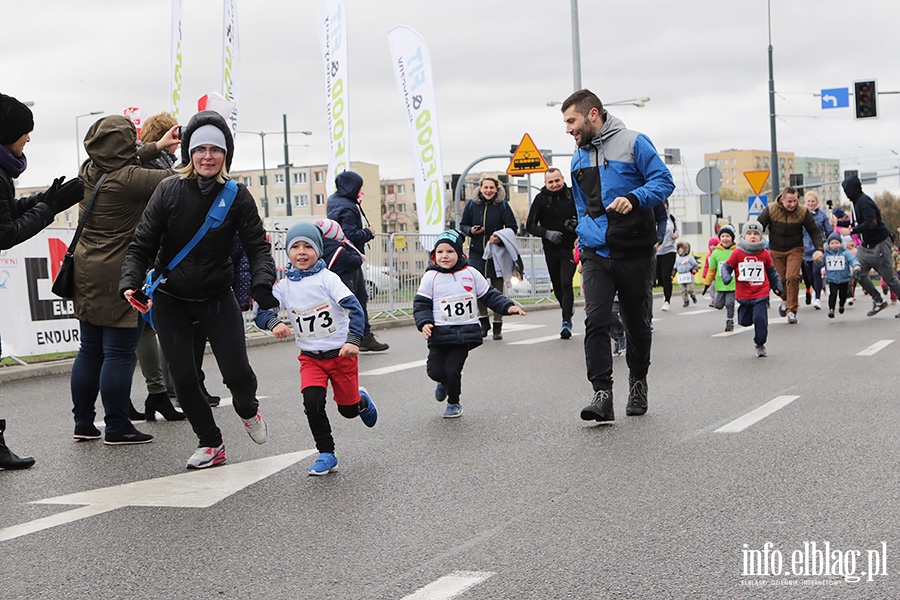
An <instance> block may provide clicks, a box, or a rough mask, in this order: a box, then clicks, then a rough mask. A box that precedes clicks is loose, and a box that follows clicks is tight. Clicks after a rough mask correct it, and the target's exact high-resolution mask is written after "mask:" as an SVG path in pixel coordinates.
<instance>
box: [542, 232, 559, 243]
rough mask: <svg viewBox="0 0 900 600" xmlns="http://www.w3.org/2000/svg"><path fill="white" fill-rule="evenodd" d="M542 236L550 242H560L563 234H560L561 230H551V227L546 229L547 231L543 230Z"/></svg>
mask: <svg viewBox="0 0 900 600" xmlns="http://www.w3.org/2000/svg"><path fill="white" fill-rule="evenodd" d="M544 237H545V238H546V239H547V241H548V242H550V243H551V244H561V243H562V238H563V234H562V231H553V230H552V229H548V230H547V231H545V232H544Z"/></svg>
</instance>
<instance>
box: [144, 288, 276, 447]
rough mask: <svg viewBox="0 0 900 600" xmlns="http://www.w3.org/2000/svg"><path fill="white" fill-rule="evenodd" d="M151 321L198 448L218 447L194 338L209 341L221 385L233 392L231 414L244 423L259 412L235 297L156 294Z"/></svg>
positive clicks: (229, 294)
mask: <svg viewBox="0 0 900 600" xmlns="http://www.w3.org/2000/svg"><path fill="white" fill-rule="evenodd" d="M153 319H154V322H155V323H156V334H157V337H159V343H160V346H161V347H162V351H163V355H164V356H165V357H166V360H167V361H168V363H169V373H171V375H172V381H173V383H174V384H175V395H176V396H177V397H178V402H179V404H181V409H182V410H183V411H184V414H185V415H187V418H188V420H189V421H190V422H191V427H193V429H194V433H195V434H197V437H198V438H199V439H200V446H209V447H215V446H218V445H220V444H221V443H222V432H221V431H220V430H219V428H218V426H217V425H216V420H215V419H214V418H213V414H212V408H210V406H209V403H208V402H207V401H206V396H204V395H203V392H202V390H201V389H200V378H199V376H198V374H197V373H198V368H197V363H196V355H195V347H194V341H195V336H196V335H203V336H206V339H208V340H209V345H210V346H211V347H212V351H213V355H214V356H215V357H216V362H217V363H218V365H219V370H220V371H221V372H222V375H223V377H224V383H225V385H226V386H227V387H228V389H229V390H230V391H231V395H232V398H233V401H234V410H235V412H236V413H237V414H238V415H239V416H240V417H241V418H243V419H250V418H252V417H254V416H255V415H256V412H257V410H258V408H259V402H258V401H257V399H256V385H257V384H256V375H255V374H254V373H253V369H252V368H251V367H250V360H249V359H248V358H247V342H246V340H245V338H244V319H243V317H242V316H241V308H240V306H238V303H237V299H235V297H234V292H232V291H231V289H230V288H229V289H228V290H226V291H224V292H222V293H220V294H218V295H216V296H213V297H211V298H209V299H208V300H204V301H203V302H190V301H186V300H178V299H177V298H173V297H172V296H167V295H166V294H163V293H157V294H156V296H155V297H154V299H153ZM195 327H196V329H195Z"/></svg>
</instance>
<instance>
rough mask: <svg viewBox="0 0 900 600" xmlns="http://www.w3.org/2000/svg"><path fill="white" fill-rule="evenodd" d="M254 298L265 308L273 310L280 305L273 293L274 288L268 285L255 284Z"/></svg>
mask: <svg viewBox="0 0 900 600" xmlns="http://www.w3.org/2000/svg"><path fill="white" fill-rule="evenodd" d="M252 295H253V299H254V300H256V304H257V305H258V306H259V307H260V308H261V309H263V310H272V309H274V308H277V307H278V300H276V299H275V296H273V295H272V288H270V287H269V286H266V285H255V286H253V293H252Z"/></svg>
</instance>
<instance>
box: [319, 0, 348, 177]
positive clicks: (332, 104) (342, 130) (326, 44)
mask: <svg viewBox="0 0 900 600" xmlns="http://www.w3.org/2000/svg"><path fill="white" fill-rule="evenodd" d="M318 23H319V47H320V48H321V50H322V60H323V61H324V65H325V109H326V113H327V115H328V141H329V144H330V148H331V151H330V153H329V155H328V172H327V173H326V175H325V189H326V190H327V191H328V193H329V194H331V193H333V192H334V190H335V185H334V178H335V177H336V176H337V174H338V173H341V172H343V171H346V170H347V169H349V168H350V125H349V124H350V120H349V111H350V102H349V100H350V98H349V87H348V84H349V82H348V75H349V70H348V65H347V11H346V9H345V7H344V0H319V15H318Z"/></svg>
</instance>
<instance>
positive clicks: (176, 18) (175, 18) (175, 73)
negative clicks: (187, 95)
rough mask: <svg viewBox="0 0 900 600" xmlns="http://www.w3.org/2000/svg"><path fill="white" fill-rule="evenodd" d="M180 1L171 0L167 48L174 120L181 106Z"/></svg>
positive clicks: (181, 12) (170, 98) (170, 104)
mask: <svg viewBox="0 0 900 600" xmlns="http://www.w3.org/2000/svg"><path fill="white" fill-rule="evenodd" d="M182 2H183V0H172V29H171V32H170V43H171V48H170V49H169V57H170V59H169V62H170V64H169V112H170V113H171V114H172V116H173V117H175V120H176V121H177V120H178V111H179V108H180V107H181V68H182V65H183V58H182V56H181V40H182V35H181V20H182V15H183V7H182Z"/></svg>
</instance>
